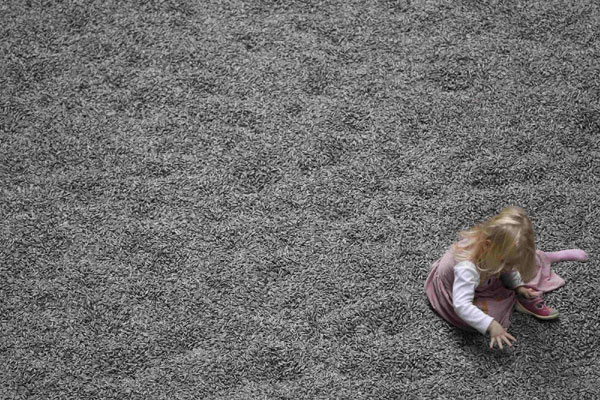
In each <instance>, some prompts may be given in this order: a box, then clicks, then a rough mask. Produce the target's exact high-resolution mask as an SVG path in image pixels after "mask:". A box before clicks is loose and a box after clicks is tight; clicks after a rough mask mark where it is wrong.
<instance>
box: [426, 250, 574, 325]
mask: <svg viewBox="0 0 600 400" xmlns="http://www.w3.org/2000/svg"><path fill="white" fill-rule="evenodd" d="M536 260H537V264H538V270H537V274H536V275H535V277H534V278H533V279H532V280H530V281H529V282H525V286H526V287H530V288H533V289H534V290H538V291H541V292H543V293H546V292H549V291H551V290H554V289H557V288H559V287H561V286H563V285H564V284H565V281H564V279H562V278H561V277H560V276H558V275H557V274H555V273H554V272H553V271H552V269H551V268H550V265H551V263H550V260H549V258H548V256H547V255H546V253H544V252H543V251H541V250H536ZM456 264H458V262H457V261H456V260H455V259H454V254H453V251H452V246H450V247H448V249H447V250H446V253H444V255H443V256H442V257H441V258H440V259H438V260H436V261H435V262H434V263H433V264H432V266H431V271H430V272H429V276H428V277H427V281H426V282H425V293H426V294H427V298H428V299H429V302H430V303H431V306H432V307H433V309H434V310H435V311H436V312H437V313H438V314H439V315H440V316H441V317H442V318H444V319H445V320H446V321H448V322H449V323H451V324H452V325H455V326H457V327H459V328H463V329H466V330H473V331H475V329H473V328H472V327H471V326H469V325H468V324H467V323H466V322H464V321H463V320H462V319H461V318H460V317H459V316H458V315H457V314H456V312H455V311H454V308H453V305H452V286H453V284H454V269H453V267H454V266H455V265H456ZM516 301H517V298H516V294H515V291H514V290H512V289H509V288H507V287H505V286H504V284H503V282H502V280H501V279H499V278H497V277H492V278H490V279H489V280H487V281H485V282H480V284H479V286H478V287H477V288H476V289H475V296H474V299H473V304H474V305H475V306H477V307H478V308H479V309H480V310H482V311H483V312H484V313H486V314H487V315H489V316H491V317H493V318H494V319H495V320H496V321H498V322H499V323H500V324H501V325H502V326H504V328H505V329H508V327H509V325H510V316H511V315H512V311H513V308H514V305H515V303H516Z"/></svg>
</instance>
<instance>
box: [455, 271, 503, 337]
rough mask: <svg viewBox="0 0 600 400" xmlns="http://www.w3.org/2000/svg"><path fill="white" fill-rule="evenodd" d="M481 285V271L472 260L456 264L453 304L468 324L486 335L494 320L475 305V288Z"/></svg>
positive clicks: (457, 312)
mask: <svg viewBox="0 0 600 400" xmlns="http://www.w3.org/2000/svg"><path fill="white" fill-rule="evenodd" d="M477 286H479V272H478V271H477V268H476V267H475V264H473V263H472V262H470V261H461V262H459V263H458V264H456V265H455V266H454V285H453V286H452V306H453V308H454V311H455V312H456V314H457V315H458V316H459V317H460V318H461V319H462V320H463V321H465V322H466V323H467V324H469V325H470V326H472V327H473V328H475V329H477V331H479V332H480V333H481V334H482V335H485V333H486V332H487V329H488V327H489V326H490V324H491V323H492V321H493V320H494V318H492V317H490V316H489V315H487V314H486V313H484V312H483V311H481V310H480V309H479V308H477V307H476V306H474V305H473V298H474V297H475V288H476V287H477Z"/></svg>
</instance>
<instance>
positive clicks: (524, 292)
mask: <svg viewBox="0 0 600 400" xmlns="http://www.w3.org/2000/svg"><path fill="white" fill-rule="evenodd" d="M516 290H517V293H518V294H520V295H521V296H523V297H525V298H527V299H532V298H534V297H538V296H541V295H542V292H538V291H535V290H533V289H532V288H527V287H525V286H519V287H518V288H517V289H516Z"/></svg>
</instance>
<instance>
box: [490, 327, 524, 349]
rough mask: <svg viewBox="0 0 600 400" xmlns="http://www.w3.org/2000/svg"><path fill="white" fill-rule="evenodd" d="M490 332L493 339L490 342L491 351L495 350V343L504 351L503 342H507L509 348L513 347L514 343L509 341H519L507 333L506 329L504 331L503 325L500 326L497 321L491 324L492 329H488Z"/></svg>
mask: <svg viewBox="0 0 600 400" xmlns="http://www.w3.org/2000/svg"><path fill="white" fill-rule="evenodd" d="M488 332H489V333H490V336H491V337H492V340H491V341H490V349H493V348H494V343H498V347H500V348H501V349H502V348H503V347H502V341H505V342H506V343H507V344H508V345H509V346H511V347H512V343H511V342H510V340H509V339H512V340H514V341H516V340H517V339H515V338H514V337H513V335H511V334H510V333H508V332H506V329H504V327H503V326H502V325H500V324H499V323H498V322H496V320H493V321H492V323H491V324H490V327H489V328H488Z"/></svg>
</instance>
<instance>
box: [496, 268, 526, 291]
mask: <svg viewBox="0 0 600 400" xmlns="http://www.w3.org/2000/svg"><path fill="white" fill-rule="evenodd" d="M500 279H501V280H502V283H503V284H504V286H506V287H507V288H509V289H516V288H518V287H519V286H523V285H524V284H525V282H523V279H521V274H520V273H519V271H511V272H508V273H506V274H502V275H500Z"/></svg>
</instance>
